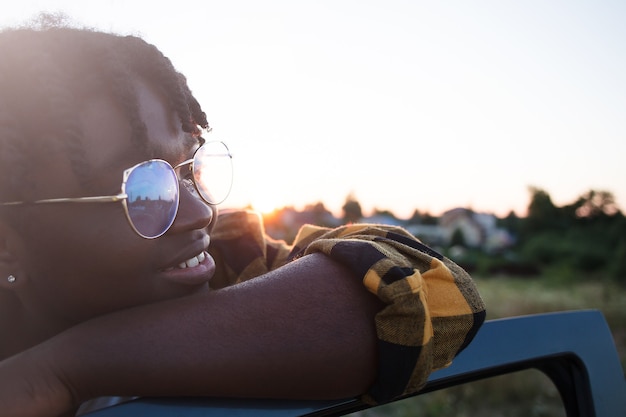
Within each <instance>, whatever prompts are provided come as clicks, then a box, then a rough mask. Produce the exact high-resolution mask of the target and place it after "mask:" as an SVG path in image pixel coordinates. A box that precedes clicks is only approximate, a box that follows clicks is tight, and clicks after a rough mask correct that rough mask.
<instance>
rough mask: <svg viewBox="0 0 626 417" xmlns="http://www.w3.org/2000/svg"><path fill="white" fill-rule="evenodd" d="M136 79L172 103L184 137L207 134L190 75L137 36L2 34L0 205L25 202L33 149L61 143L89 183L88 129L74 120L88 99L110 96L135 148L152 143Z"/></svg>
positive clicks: (43, 31)
mask: <svg viewBox="0 0 626 417" xmlns="http://www.w3.org/2000/svg"><path fill="white" fill-rule="evenodd" d="M133 76H135V77H139V78H141V79H143V80H145V81H146V82H148V83H149V84H150V85H152V86H153V87H154V88H156V89H157V90H159V91H160V92H161V93H162V95H163V96H164V97H166V98H167V100H168V101H169V106H170V108H171V110H172V111H173V112H174V113H176V114H177V116H178V119H179V121H180V123H181V127H182V130H183V131H184V132H187V133H190V134H192V135H193V136H199V135H200V132H201V128H203V129H209V126H208V122H207V120H206V115H205V113H204V112H203V111H202V108H201V107H200V104H199V103H198V101H197V100H196V99H195V98H194V96H193V95H192V93H191V91H190V89H189V87H188V85H187V82H186V79H185V77H184V76H183V75H182V74H180V73H179V72H178V71H176V69H175V68H174V67H173V65H172V63H171V61H170V60H169V59H168V58H167V57H165V56H164V55H163V54H162V53H161V52H160V51H159V50H158V49H157V48H156V47H155V46H153V45H151V44H149V43H147V42H145V41H144V40H142V39H140V38H138V37H135V36H121V35H116V34H110V33H104V32H97V31H92V30H88V29H78V28H71V27H64V26H52V27H45V28H38V29H34V28H18V29H9V30H5V31H2V32H0V167H2V168H3V169H4V173H5V174H3V175H0V201H11V200H19V199H21V198H22V196H21V191H23V190H25V189H28V188H30V187H29V185H34V184H33V183H32V182H33V181H34V179H32V178H29V176H28V167H29V164H28V163H27V162H31V163H32V157H33V155H32V153H33V149H34V148H35V147H36V148H37V153H39V154H43V155H45V152H46V147H52V146H61V147H62V148H61V149H64V150H65V151H66V153H67V156H68V158H69V161H70V164H71V167H72V170H73V171H74V173H75V175H76V176H77V178H78V179H79V180H81V181H82V182H83V183H84V184H86V183H87V182H88V179H89V177H90V175H91V172H90V166H89V164H88V163H87V159H86V157H85V148H84V145H83V142H82V137H83V133H84V132H83V131H82V129H81V127H80V124H79V121H78V118H77V116H76V115H77V114H78V113H79V111H80V106H81V101H82V100H81V99H83V98H85V97H88V96H89V95H90V94H94V93H99V92H106V93H107V94H109V95H110V96H111V97H112V98H113V99H114V100H115V101H116V102H117V103H118V105H120V106H121V108H122V109H123V110H124V112H125V114H126V117H127V118H128V122H129V125H130V126H131V129H132V138H133V140H134V141H135V145H137V146H144V147H145V146H147V143H148V138H147V130H146V126H145V124H144V122H143V121H142V120H141V118H140V116H139V106H138V102H137V97H136V95H135V92H134V89H133V83H132V80H133ZM41 132H45V133H43V135H42V133H41ZM42 151H43V152H42ZM6 173H10V175H7V174H6ZM29 181H30V182H29Z"/></svg>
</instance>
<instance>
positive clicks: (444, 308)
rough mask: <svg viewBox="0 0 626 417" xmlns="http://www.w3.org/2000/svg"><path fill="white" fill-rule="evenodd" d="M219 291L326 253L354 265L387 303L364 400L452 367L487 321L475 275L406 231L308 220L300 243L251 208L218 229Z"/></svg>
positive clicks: (406, 390) (378, 399)
mask: <svg viewBox="0 0 626 417" xmlns="http://www.w3.org/2000/svg"><path fill="white" fill-rule="evenodd" d="M209 250H210V252H211V255H212V256H213V257H214V258H215V261H216V264H217V272H216V274H215V276H214V277H213V279H212V280H211V285H212V286H213V287H215V288H221V287H224V286H229V285H233V284H236V283H239V282H243V281H246V280H248V279H252V278H254V277H256V276H259V275H262V274H264V273H266V272H268V271H271V270H273V269H276V268H279V267H281V266H282V265H285V264H286V263H288V262H290V261H292V260H294V259H297V258H298V257H300V256H304V255H306V254H310V253H313V252H321V253H323V254H325V255H327V256H329V257H331V258H332V259H334V260H336V261H338V262H340V263H342V264H343V265H346V266H347V267H349V268H350V269H351V270H352V271H354V273H355V274H356V276H357V277H358V278H359V279H360V280H362V283H363V285H364V286H365V288H366V289H367V290H368V291H370V292H372V293H373V294H375V295H376V296H378V298H379V299H380V300H381V301H382V302H383V303H384V305H385V306H384V307H383V308H382V310H381V311H379V312H378V313H377V315H376V318H375V321H376V331H377V336H378V358H379V360H378V372H377V378H376V381H375V383H374V385H373V386H372V387H371V388H370V389H369V391H368V392H367V393H366V394H364V395H363V397H362V399H363V400H364V401H365V402H367V403H370V404H373V403H383V402H387V401H390V400H392V399H393V398H396V397H398V396H402V395H406V394H410V393H414V392H416V391H418V390H419V389H420V388H422V387H423V386H424V384H425V383H426V380H427V378H428V376H429V375H430V373H431V372H432V371H434V370H436V369H439V368H442V367H445V366H447V365H449V364H450V363H451V362H452V359H453V358H454V357H455V356H456V355H457V354H458V353H459V352H460V351H461V350H462V349H463V348H465V346H467V345H468V344H469V342H470V341H471V340H472V339H473V337H474V335H475V334H476V332H477V331H478V329H479V327H480V326H481V324H482V323H483V321H484V319H485V306H484V304H483V301H482V299H481V297H480V295H479V294H478V291H477V289H476V286H475V284H474V282H473V281H472V279H471V278H470V276H469V275H468V274H467V273H466V272H465V271H464V270H463V269H461V268H460V267H459V266H458V265H456V264H455V263H454V262H452V261H451V260H449V259H448V258H446V257H444V256H442V255H440V254H439V253H437V252H435V251H434V250H432V249H430V248H429V247H427V246H425V245H424V244H422V243H421V242H420V241H419V240H417V239H416V238H415V237H414V236H413V235H411V234H410V233H408V232H407V231H406V230H404V229H402V228H399V227H394V226H384V225H377V224H354V225H347V226H343V227H339V228H336V229H328V228H322V227H318V226H312V225H305V226H303V227H302V228H301V229H300V231H299V233H298V235H297V236H296V238H295V240H294V243H293V245H288V244H286V243H285V242H284V241H278V240H274V239H272V238H270V237H268V236H267V235H265V233H264V229H263V223H262V220H261V218H260V216H259V215H258V214H257V213H254V212H251V211H226V212H222V213H220V217H219V221H218V222H217V225H216V227H215V229H214V230H213V232H212V234H211V246H210V248H209Z"/></svg>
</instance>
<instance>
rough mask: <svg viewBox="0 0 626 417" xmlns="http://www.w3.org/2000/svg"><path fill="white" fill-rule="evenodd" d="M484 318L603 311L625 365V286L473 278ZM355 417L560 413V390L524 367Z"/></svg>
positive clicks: (548, 416) (547, 416)
mask: <svg viewBox="0 0 626 417" xmlns="http://www.w3.org/2000/svg"><path fill="white" fill-rule="evenodd" d="M476 281H477V283H478V286H479V289H480V291H481V294H482V296H483V299H484V300H485V303H486V304H487V311H488V313H487V319H494V318H502V317H511V316H519V315H525V314H535V313H545V312H553V311H564V310H579V309H590V308H593V309H598V310H601V311H602V312H603V313H604V315H605V317H606V319H607V322H608V323H609V326H610V327H611V331H612V333H613V337H614V340H615V343H616V347H617V350H618V354H619V356H620V359H621V362H622V369H625V368H626V366H625V365H626V289H625V288H623V287H618V286H616V285H614V284H610V283H609V284H607V283H602V282H599V281H590V282H583V283H580V282H577V283H575V284H573V283H567V282H562V281H558V280H546V279H511V278H505V277H491V278H477V279H476ZM352 416H353V417H382V416H388V417H444V416H445V417H452V416H454V417H470V416H472V417H474V416H480V417H496V416H498V417H561V416H565V411H564V410H563V407H562V403H561V399H560V397H559V394H558V392H557V390H556V388H555V387H554V385H553V384H552V382H551V381H550V380H549V379H548V378H547V377H546V376H545V375H543V374H542V373H541V372H539V371H536V370H526V371H521V372H517V373H515V374H511V375H505V376H500V377H495V378H490V379H486V380H483V381H478V382H474V383H472V384H467V385H466V386H460V387H454V388H449V389H446V390H442V391H437V392H433V393H430V394H426V395H423V396H418V397H415V398H410V399H407V400H403V401H399V402H396V403H392V404H389V405H385V406H381V407H378V408H374V409H370V410H365V411H361V412H358V413H354V414H352Z"/></svg>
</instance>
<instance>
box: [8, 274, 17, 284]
mask: <svg viewBox="0 0 626 417" xmlns="http://www.w3.org/2000/svg"><path fill="white" fill-rule="evenodd" d="M16 279H17V278H15V277H14V276H13V275H9V276H8V277H7V281H9V282H10V283H11V284H13V283H14V282H15V280H16Z"/></svg>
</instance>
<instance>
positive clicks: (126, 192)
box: [0, 141, 233, 239]
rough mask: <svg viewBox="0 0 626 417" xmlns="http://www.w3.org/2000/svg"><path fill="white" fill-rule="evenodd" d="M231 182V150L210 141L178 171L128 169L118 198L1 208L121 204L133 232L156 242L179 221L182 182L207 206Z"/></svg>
mask: <svg viewBox="0 0 626 417" xmlns="http://www.w3.org/2000/svg"><path fill="white" fill-rule="evenodd" d="M232 180H233V166H232V155H231V153H230V151H229V149H228V147H227V146H226V144H225V143H223V142H221V141H211V142H205V143H204V144H202V145H201V146H200V147H199V148H198V149H197V150H196V152H195V153H194V155H193V158H191V159H188V160H186V161H183V162H182V163H180V164H178V165H176V166H175V167H172V166H171V165H170V164H169V163H168V162H167V161H164V160H162V159H151V160H149V161H144V162H141V163H139V164H137V165H135V166H133V167H131V168H128V169H126V170H125V171H124V173H123V176H122V186H121V191H120V193H119V194H117V195H109V196H94V197H78V198H50V199H44V200H36V201H30V202H25V201H11V202H7V203H0V205H2V206H15V205H21V204H46V203H109V202H117V201H119V202H121V203H122V205H123V206H124V211H125V213H126V218H127V219H128V223H129V224H130V226H131V227H132V229H133V230H134V231H135V232H136V233H137V234H138V235H139V236H141V237H143V238H145V239H156V238H157V237H160V236H163V235H164V234H165V233H166V232H167V231H168V230H169V228H170V227H171V226H172V224H173V223H174V220H175V219H176V214H177V213H178V205H179V201H180V193H179V181H180V182H182V183H183V184H184V186H185V188H186V189H187V190H189V191H191V192H193V193H195V194H196V195H197V196H199V197H200V198H201V199H202V200H203V201H204V202H205V203H207V204H211V205H217V204H220V203H222V202H224V200H225V199H226V198H227V197H228V194H230V190H231V186H232Z"/></svg>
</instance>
